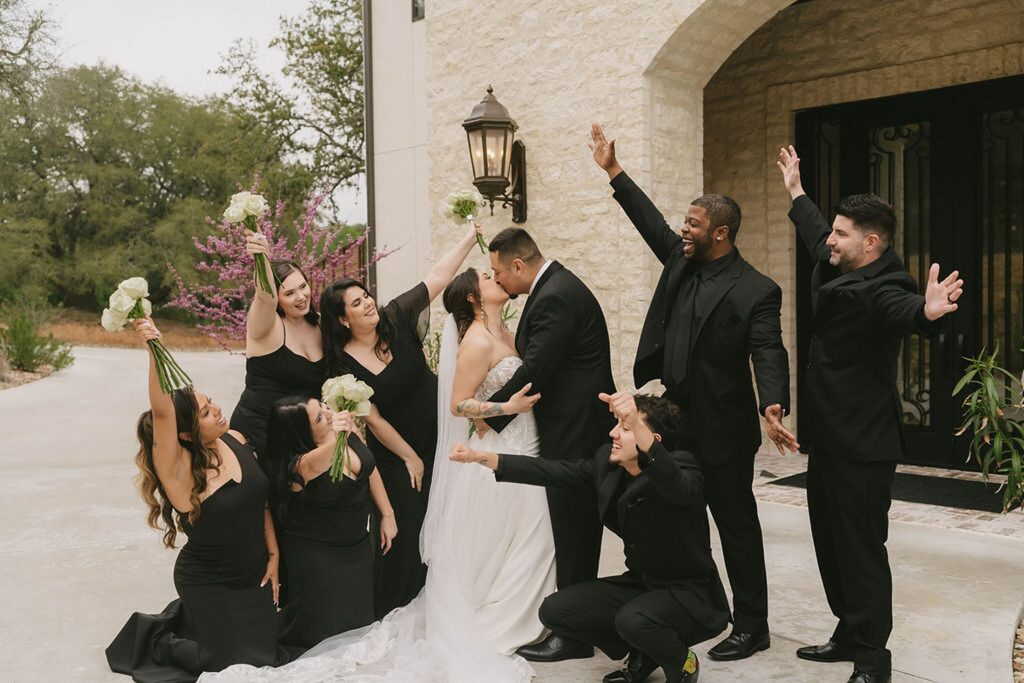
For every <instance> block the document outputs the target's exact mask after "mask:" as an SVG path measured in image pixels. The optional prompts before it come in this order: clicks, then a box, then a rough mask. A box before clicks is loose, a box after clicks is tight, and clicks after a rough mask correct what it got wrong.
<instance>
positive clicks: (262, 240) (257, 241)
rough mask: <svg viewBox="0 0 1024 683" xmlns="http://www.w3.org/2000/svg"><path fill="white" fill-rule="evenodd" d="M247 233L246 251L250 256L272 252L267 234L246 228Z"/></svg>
mask: <svg viewBox="0 0 1024 683" xmlns="http://www.w3.org/2000/svg"><path fill="white" fill-rule="evenodd" d="M245 232H246V235H245V253H247V254H249V256H256V254H265V255H268V254H270V243H269V242H268V241H267V236H266V235H264V234H263V233H261V232H252V231H251V230H246V231H245Z"/></svg>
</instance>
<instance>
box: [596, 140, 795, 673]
mask: <svg viewBox="0 0 1024 683" xmlns="http://www.w3.org/2000/svg"><path fill="white" fill-rule="evenodd" d="M591 136H592V138H593V144H592V145H591V149H592V151H593V153H594V161H595V162H596V163H597V165H598V166H600V167H601V168H602V169H604V170H605V171H607V173H608V177H609V179H610V180H611V186H612V188H613V189H614V190H615V195H614V197H615V200H616V201H617V202H619V204H620V205H621V206H622V209H623V210H624V211H625V212H626V215H627V216H628V217H629V219H630V220H631V221H632V222H633V225H634V226H635V227H636V229H637V230H638V231H639V233H640V236H641V237H643V239H644V241H645V242H647V245H648V246H649V247H650V248H651V250H652V251H653V252H654V255H655V256H657V257H658V260H659V261H661V263H662V264H663V265H664V269H663V270H662V273H661V278H660V279H659V280H658V286H657V288H656V289H655V291H654V297H653V298H652V300H651V306H650V309H649V310H648V312H647V319H646V320H645V321H644V326H643V331H642V332H641V335H640V344H639V347H638V348H637V353H636V361H635V363H634V365H633V378H634V381H635V382H636V385H637V386H638V387H639V386H642V385H643V384H645V383H646V382H649V381H650V380H652V379H660V380H661V381H662V383H663V384H664V385H665V388H666V391H665V396H666V397H667V398H669V399H670V400H672V401H673V402H675V403H676V404H677V405H678V406H679V408H680V411H681V422H680V437H681V440H680V448H681V449H683V450H686V451H690V452H692V453H693V454H694V455H695V456H696V457H697V461H698V462H699V463H700V466H701V469H702V470H703V472H704V497H705V499H706V500H707V503H708V507H709V508H710V509H711V515H712V516H713V517H714V519H715V525H716V526H717V527H718V533H719V535H720V536H721V539H722V552H723V554H724V555H725V567H726V570H727V571H728V574H729V582H730V584H731V585H732V592H733V618H734V626H733V631H732V633H731V635H730V636H729V637H728V638H726V639H725V640H723V641H722V642H720V643H718V644H717V645H716V646H715V647H713V648H711V650H710V651H709V652H708V655H709V656H710V657H711V658H712V659H720V660H732V659H743V658H745V657H749V656H751V655H752V654H754V653H755V652H758V651H759V650H764V649H767V648H768V647H769V645H770V643H771V640H770V637H769V633H768V580H767V576H766V572H765V563H764V543H763V540H762V536H761V524H760V521H759V520H758V517H757V503H756V501H755V500H754V494H753V491H752V490H751V486H752V484H753V479H754V454H755V453H756V452H757V449H758V448H759V447H760V445H761V431H760V429H759V425H758V414H759V413H760V414H761V415H763V416H764V419H765V429H766V432H767V433H768V436H769V438H770V439H771V440H772V441H773V442H774V443H775V445H776V446H777V447H778V449H779V452H780V453H781V452H783V448H789V449H790V450H795V449H796V447H797V444H796V441H795V439H794V437H793V435H792V434H790V433H789V432H788V431H787V430H786V429H785V427H784V426H783V424H782V417H783V416H784V415H785V414H786V413H787V412H788V409H789V358H788V355H787V354H786V348H785V347H784V346H783V345H782V332H781V328H780V322H779V319H780V309H781V306H782V290H781V289H780V288H779V286H778V285H777V284H775V282H773V281H772V280H770V279H769V278H767V277H765V276H764V275H762V274H761V273H759V272H758V271H757V270H755V269H754V268H753V266H751V265H750V264H749V263H747V262H746V261H744V260H743V257H741V256H740V254H739V251H738V250H737V249H736V248H735V246H734V241H735V239H736V233H737V231H738V230H739V225H740V209H739V206H737V204H736V202H734V201H733V200H732V199H730V198H729V197H724V196H722V195H714V194H711V195H703V196H701V197H698V198H697V199H695V200H694V201H693V202H692V203H691V205H690V207H689V209H688V211H687V214H686V219H685V220H684V222H683V226H682V228H681V229H680V231H679V233H676V232H673V230H672V229H671V228H669V226H668V224H667V223H666V222H665V217H664V216H662V214H661V212H660V211H658V209H657V207H655V206H654V204H653V203H652V202H651V200H650V199H648V197H647V195H645V194H644V193H643V191H642V190H641V189H640V188H639V187H637V185H636V183H634V182H633V181H632V180H631V179H630V177H629V176H628V175H626V173H625V172H624V171H623V170H622V167H621V166H620V165H619V163H618V160H617V159H616V158H615V142H614V141H612V142H608V141H607V140H606V139H605V136H604V132H603V131H602V130H601V127H600V126H599V125H598V124H596V123H595V124H593V126H592V127H591ZM751 361H753V365H754V374H755V376H756V378H757V394H758V397H759V398H760V402H758V401H757V400H755V398H754V390H753V382H751V377H750V363H751Z"/></svg>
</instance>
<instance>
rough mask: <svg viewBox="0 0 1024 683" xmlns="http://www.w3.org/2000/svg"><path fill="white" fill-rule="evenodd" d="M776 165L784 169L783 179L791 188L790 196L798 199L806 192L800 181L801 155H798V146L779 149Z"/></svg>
mask: <svg viewBox="0 0 1024 683" xmlns="http://www.w3.org/2000/svg"><path fill="white" fill-rule="evenodd" d="M775 165H776V166H778V167H779V170H780V171H782V181H783V182H784V183H785V184H786V189H787V190H789V196H790V197H792V198H793V199H796V198H797V197H799V196H800V195H802V194H805V193H804V186H803V185H802V184H801V183H800V157H798V156H797V155H796V148H795V147H793V145H790V146H789V149H786V148H785V147H783V148H782V149H780V150H779V159H778V161H776V162H775Z"/></svg>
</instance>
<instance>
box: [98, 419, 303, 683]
mask: <svg viewBox="0 0 1024 683" xmlns="http://www.w3.org/2000/svg"><path fill="white" fill-rule="evenodd" d="M221 439H222V440H223V441H224V443H226V444H227V445H228V446H229V447H230V448H231V450H232V451H233V452H234V454H235V457H237V458H238V463H239V466H240V467H241V471H242V480H241V481H240V482H235V481H233V480H232V481H228V482H225V483H224V484H223V485H222V486H221V487H220V488H219V489H217V490H216V491H214V492H213V494H212V495H210V496H209V497H208V498H207V499H206V500H204V501H203V503H202V509H201V513H200V515H199V517H198V518H197V519H196V521H195V524H189V523H188V520H187V518H186V516H185V515H181V516H180V517H181V523H182V527H183V529H184V531H185V534H186V535H187V536H188V542H187V543H185V545H184V547H182V549H181V552H179V553H178V559H177V561H176V562H175V563H174V587H175V588H176V589H177V591H178V596H179V599H177V600H174V601H173V602H171V604H169V605H168V606H167V607H166V608H165V609H164V611H163V612H162V613H161V614H158V615H152V614H140V613H138V612H136V613H135V614H133V615H132V616H131V618H130V619H129V620H128V623H126V624H125V626H124V627H123V628H122V629H121V632H120V633H118V634H117V637H115V638H114V641H113V642H112V643H111V644H110V646H109V647H108V648H107V662H108V664H109V665H110V668H111V670H112V671H115V672H117V673H124V674H129V675H131V676H132V678H133V679H134V680H136V681H147V682H148V681H153V682H156V681H192V680H195V679H196V678H197V677H198V676H199V675H200V674H201V673H202V672H204V671H220V670H221V669H223V668H225V667H228V666H230V665H232V664H252V665H254V666H267V665H269V666H280V665H281V664H284V663H286V662H287V661H288V660H289V658H290V657H289V654H288V652H286V651H285V650H284V649H282V648H281V647H280V646H279V645H278V615H277V610H276V608H275V607H274V596H273V592H272V589H271V586H270V584H269V583H268V584H267V585H266V586H265V587H263V588H260V581H261V579H262V578H263V574H264V573H265V572H266V569H267V547H266V539H265V537H264V534H263V510H264V505H265V503H266V500H267V490H268V488H269V485H268V483H267V478H266V476H265V475H264V474H263V471H262V470H261V469H260V467H259V465H257V463H256V460H255V458H254V457H253V452H252V449H251V448H249V447H248V446H247V445H244V444H242V443H239V442H238V440H236V439H235V438H234V437H232V436H231V435H230V434H225V435H224V436H222V437H221Z"/></svg>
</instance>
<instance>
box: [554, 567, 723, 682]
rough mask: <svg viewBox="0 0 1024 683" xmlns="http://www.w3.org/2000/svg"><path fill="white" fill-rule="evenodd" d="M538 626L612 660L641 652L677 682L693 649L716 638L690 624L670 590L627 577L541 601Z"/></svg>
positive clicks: (597, 582)
mask: <svg viewBox="0 0 1024 683" xmlns="http://www.w3.org/2000/svg"><path fill="white" fill-rule="evenodd" d="M540 620H541V623H543V624H544V625H545V626H547V627H548V628H549V629H551V630H552V631H553V632H554V633H556V634H558V635H560V636H563V637H566V638H572V639H574V640H579V641H582V642H584V643H588V644H591V645H594V646H595V647H598V648H600V649H601V651H602V652H604V653H605V654H606V655H608V656H609V657H610V658H612V659H622V658H623V657H625V656H626V655H627V654H628V653H629V651H630V650H639V651H641V652H643V653H644V654H646V655H647V656H649V657H650V658H651V659H653V660H654V661H655V662H657V663H658V665H659V666H661V668H662V669H664V671H665V677H666V679H667V680H668V681H669V683H675V682H676V681H678V680H679V679H680V678H681V676H682V673H683V665H684V664H685V663H686V656H687V653H688V652H689V649H690V646H691V645H696V644H697V643H700V642H703V641H705V640H707V639H708V638H711V637H713V636H715V635H717V633H718V632H717V631H716V632H714V633H712V632H710V631H709V630H708V629H707V628H706V627H705V626H704V625H703V624H701V623H700V622H698V621H697V620H696V619H694V618H693V617H692V616H691V615H690V613H689V611H687V610H686V608H685V607H683V606H682V605H681V604H680V603H679V601H678V600H676V598H675V596H674V595H673V594H672V590H671V589H668V588H656V587H654V586H651V585H649V584H647V583H645V582H644V581H643V580H641V579H640V577H638V576H636V575H634V574H631V573H629V572H627V573H625V574H621V575H619V576H609V577H606V578H602V579H594V580H592V581H587V582H585V583H580V584H576V585H575V586H570V587H568V588H563V589H561V590H559V591H558V592H557V593H553V594H552V595H549V596H548V597H547V598H545V600H544V602H543V603H541V606H540Z"/></svg>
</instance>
